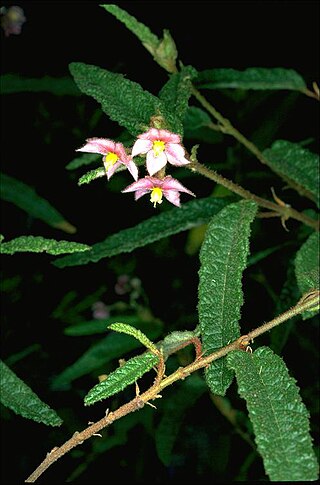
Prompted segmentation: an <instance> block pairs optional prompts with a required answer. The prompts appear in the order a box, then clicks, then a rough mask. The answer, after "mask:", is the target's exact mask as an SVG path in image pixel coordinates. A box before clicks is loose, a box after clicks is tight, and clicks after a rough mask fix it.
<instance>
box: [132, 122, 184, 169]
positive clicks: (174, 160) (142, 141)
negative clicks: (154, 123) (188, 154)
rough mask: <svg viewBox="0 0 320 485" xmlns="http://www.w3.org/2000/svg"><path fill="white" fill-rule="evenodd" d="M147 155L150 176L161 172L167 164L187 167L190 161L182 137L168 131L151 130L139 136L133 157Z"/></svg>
mask: <svg viewBox="0 0 320 485" xmlns="http://www.w3.org/2000/svg"><path fill="white" fill-rule="evenodd" d="M141 153H146V154H147V170H148V172H149V174H150V175H154V174H155V173H157V172H159V170H161V169H162V168H163V167H164V166H165V165H166V163H167V162H169V163H171V164H172V165H176V166H182V165H187V164H188V163H190V162H189V160H187V159H186V158H185V157H184V153H185V152H184V148H183V147H182V146H181V140H180V136H179V135H176V134H175V133H171V132H170V131H167V130H157V129H156V128H150V130H148V131H147V132H146V133H142V135H139V136H138V139H137V141H136V142H135V144H134V145H133V147H132V157H135V156H136V155H140V154H141Z"/></svg>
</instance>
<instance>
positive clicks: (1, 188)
mask: <svg viewBox="0 0 320 485" xmlns="http://www.w3.org/2000/svg"><path fill="white" fill-rule="evenodd" d="M0 197H1V199H3V200H6V201H8V202H12V203H13V204H15V205H16V206H18V207H19V208H20V209H22V210H24V211H25V212H27V213H28V214H30V215H31V216H32V217H35V218H37V219H41V220H42V221H44V222H46V223H47V224H49V225H50V226H53V227H56V228H58V229H62V230H63V231H65V232H67V233H69V234H74V233H75V232H76V228H75V227H74V226H72V225H71V224H70V223H69V222H68V221H66V220H65V219H64V217H63V216H62V215H61V214H60V212H58V211H57V210H56V209H55V208H54V207H53V206H52V205H51V204H50V203H49V202H48V201H47V200H46V199H43V198H42V197H40V196H39V195H38V194H37V193H36V192H35V191H34V190H33V189H32V188H31V187H29V185H26V184H25V183H23V182H20V180H17V179H15V178H13V177H10V176H9V175H6V174H4V173H1V184H0Z"/></svg>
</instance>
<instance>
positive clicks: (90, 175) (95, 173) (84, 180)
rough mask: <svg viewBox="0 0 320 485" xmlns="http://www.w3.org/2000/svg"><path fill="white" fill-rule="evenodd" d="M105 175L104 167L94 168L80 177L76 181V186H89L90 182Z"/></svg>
mask: <svg viewBox="0 0 320 485" xmlns="http://www.w3.org/2000/svg"><path fill="white" fill-rule="evenodd" d="M105 175H106V171H105V169H104V167H99V168H95V169H94V170H90V172H87V173H85V174H84V175H82V177H80V178H79V180H78V185H83V184H89V183H90V182H92V180H95V179H97V178H100V177H104V176H105Z"/></svg>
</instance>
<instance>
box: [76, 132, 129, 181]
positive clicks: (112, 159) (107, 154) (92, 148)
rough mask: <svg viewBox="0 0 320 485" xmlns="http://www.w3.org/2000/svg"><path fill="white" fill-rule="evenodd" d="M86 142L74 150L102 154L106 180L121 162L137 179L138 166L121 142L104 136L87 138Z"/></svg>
mask: <svg viewBox="0 0 320 485" xmlns="http://www.w3.org/2000/svg"><path fill="white" fill-rule="evenodd" d="M86 142H87V143H86V144H85V145H84V146H83V147H82V148H78V150H76V151H77V152H88V153H100V155H104V156H103V164H104V168H105V170H106V173H107V177H108V180H109V179H110V177H111V176H112V175H113V174H114V172H115V171H116V170H117V168H118V167H119V166H120V165H121V164H122V165H125V166H126V167H127V169H128V170H129V172H130V173H131V175H132V177H133V178H134V179H135V180H138V168H137V166H136V165H135V163H134V162H133V161H132V157H130V156H128V155H127V154H126V151H125V148H124V146H123V145H122V143H116V142H115V141H113V140H108V139H106V138H88V139H87V140H86Z"/></svg>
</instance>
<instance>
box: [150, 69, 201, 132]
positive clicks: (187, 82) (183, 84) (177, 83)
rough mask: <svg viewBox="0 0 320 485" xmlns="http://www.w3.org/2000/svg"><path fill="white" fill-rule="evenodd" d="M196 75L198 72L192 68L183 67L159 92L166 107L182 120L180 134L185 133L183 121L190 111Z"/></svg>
mask: <svg viewBox="0 0 320 485" xmlns="http://www.w3.org/2000/svg"><path fill="white" fill-rule="evenodd" d="M196 74H197V73H196V70H195V69H194V68H193V67H192V66H186V67H183V68H182V69H181V71H180V72H177V73H174V74H171V76H170V79H169V81H168V82H167V83H166V84H165V85H164V86H163V87H162V89H161V91H160V92H159V98H160V99H161V101H162V102H163V103H164V104H165V105H166V107H167V109H168V110H169V111H173V112H174V113H175V114H176V115H177V117H178V118H179V119H180V120H181V122H180V124H181V126H180V127H179V128H177V130H178V131H179V133H183V129H182V121H183V118H184V115H185V112H186V110H187V109H188V101H189V98H190V96H191V90H192V79H193V78H194V77H195V76H196Z"/></svg>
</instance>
